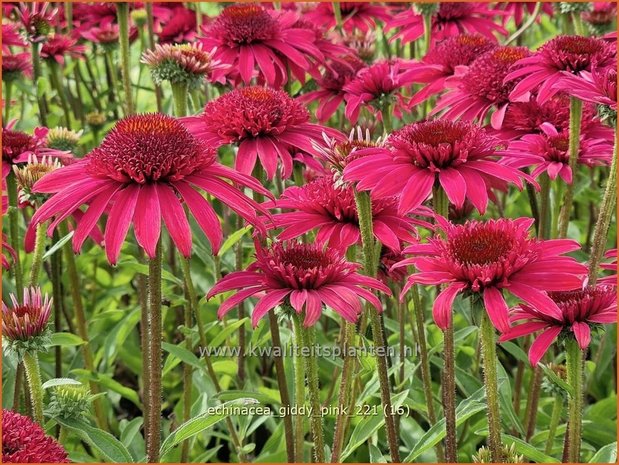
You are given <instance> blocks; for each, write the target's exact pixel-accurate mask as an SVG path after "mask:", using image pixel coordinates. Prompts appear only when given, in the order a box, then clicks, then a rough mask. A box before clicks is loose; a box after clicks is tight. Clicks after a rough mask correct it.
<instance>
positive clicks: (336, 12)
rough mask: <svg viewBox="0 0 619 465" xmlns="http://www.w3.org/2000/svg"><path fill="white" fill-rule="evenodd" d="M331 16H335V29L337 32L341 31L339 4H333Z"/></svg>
mask: <svg viewBox="0 0 619 465" xmlns="http://www.w3.org/2000/svg"><path fill="white" fill-rule="evenodd" d="M332 5H333V15H334V16H335V27H336V28H337V30H338V31H340V32H341V31H342V29H343V26H344V24H343V22H342V9H341V8H340V2H333V4H332Z"/></svg>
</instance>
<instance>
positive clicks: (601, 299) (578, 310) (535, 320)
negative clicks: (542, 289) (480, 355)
mask: <svg viewBox="0 0 619 465" xmlns="http://www.w3.org/2000/svg"><path fill="white" fill-rule="evenodd" d="M549 295H550V297H551V298H552V300H553V302H554V303H555V306H556V307H557V308H558V309H559V313H556V312H555V311H548V310H549V309H546V308H544V307H537V308H533V307H530V306H529V305H520V306H519V307H516V309H515V311H514V312H513V313H512V316H511V320H512V322H515V323H519V324H516V325H515V326H513V327H512V328H510V329H509V331H507V332H505V333H504V334H503V335H501V337H500V339H499V342H505V341H509V340H511V339H515V338H518V337H522V336H526V335H529V334H533V333H537V332H538V331H541V333H540V334H539V335H538V336H536V337H535V338H534V340H533V344H531V348H530V349H529V361H530V362H531V365H533V366H535V365H537V363H538V362H539V361H540V360H541V359H542V357H543V356H544V354H545V353H546V351H547V350H548V348H549V347H550V345H551V344H552V343H553V342H554V341H555V340H556V339H557V338H558V337H560V336H563V337H573V338H575V339H576V341H577V342H578V345H579V347H580V348H581V349H586V348H587V347H589V343H590V342H591V330H592V329H594V328H596V327H597V326H598V325H604V324H606V325H608V324H612V323H616V322H617V289H616V288H615V287H613V286H604V285H598V286H596V287H591V286H588V287H585V288H584V289H578V290H574V291H562V292H551V293H550V294H549Z"/></svg>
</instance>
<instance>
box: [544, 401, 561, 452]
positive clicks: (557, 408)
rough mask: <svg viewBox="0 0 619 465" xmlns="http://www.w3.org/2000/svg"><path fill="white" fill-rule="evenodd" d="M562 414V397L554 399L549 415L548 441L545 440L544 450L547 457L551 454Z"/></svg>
mask: <svg viewBox="0 0 619 465" xmlns="http://www.w3.org/2000/svg"><path fill="white" fill-rule="evenodd" d="M562 412H563V397H561V396H557V397H555V401H554V402H553V404H552V413H551V414H550V424H549V425H548V439H547V440H546V449H545V450H544V453H545V454H546V455H549V454H550V453H551V452H552V445H553V444H554V440H555V434H556V433H557V427H558V426H559V421H561V413H562Z"/></svg>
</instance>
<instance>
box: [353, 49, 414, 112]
mask: <svg viewBox="0 0 619 465" xmlns="http://www.w3.org/2000/svg"><path fill="white" fill-rule="evenodd" d="M411 82H412V81H411V80H410V78H408V77H407V76H406V70H405V69H404V66H403V63H402V61H401V60H399V59H395V60H381V61H377V62H376V63H374V64H372V65H370V66H367V67H366V68H362V69H361V70H359V71H358V72H357V74H356V76H355V77H354V78H353V79H352V80H351V81H350V82H349V83H348V84H346V85H345V86H344V99H345V100H346V118H348V119H349V120H350V122H351V123H352V124H355V123H356V122H357V119H358V118H359V112H360V111H361V109H362V108H367V109H368V110H370V111H371V112H372V113H375V114H376V115H377V117H378V118H379V119H382V116H381V112H380V111H378V110H380V109H384V108H385V107H386V105H389V104H392V103H393V104H395V105H394V112H395V113H396V115H397V114H399V113H400V112H401V108H402V107H403V106H404V102H403V98H402V94H401V93H400V91H401V90H402V89H403V87H404V86H406V85H408V84H410V83H411Z"/></svg>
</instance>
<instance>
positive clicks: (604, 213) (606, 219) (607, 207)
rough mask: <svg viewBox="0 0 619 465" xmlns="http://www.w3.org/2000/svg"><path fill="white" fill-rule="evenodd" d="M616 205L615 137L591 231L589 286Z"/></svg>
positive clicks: (605, 240)
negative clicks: (597, 210)
mask: <svg viewBox="0 0 619 465" xmlns="http://www.w3.org/2000/svg"><path fill="white" fill-rule="evenodd" d="M616 205H617V136H616V135H615V146H614V149H613V159H612V162H611V164H610V171H609V173H608V181H606V190H605V191H604V198H603V199H602V205H601V206H600V213H599V215H598V219H597V221H596V223H595V229H594V231H593V241H592V242H593V246H592V247H591V258H590V260H589V284H590V285H592V286H593V285H595V283H596V281H597V275H598V271H599V270H598V268H599V265H600V261H601V260H602V256H603V255H604V251H605V250H606V242H607V240H608V229H609V227H610V220H611V219H612V216H613V213H614V211H615V206H616Z"/></svg>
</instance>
